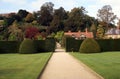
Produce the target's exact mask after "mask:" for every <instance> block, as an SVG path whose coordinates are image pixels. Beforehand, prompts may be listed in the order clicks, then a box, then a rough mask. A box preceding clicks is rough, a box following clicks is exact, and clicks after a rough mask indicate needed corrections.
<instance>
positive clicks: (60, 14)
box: [50, 7, 68, 32]
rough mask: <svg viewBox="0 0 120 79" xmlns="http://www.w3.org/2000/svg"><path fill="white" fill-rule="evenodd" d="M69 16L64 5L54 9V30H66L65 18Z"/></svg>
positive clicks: (52, 24) (52, 25)
mask: <svg viewBox="0 0 120 79" xmlns="http://www.w3.org/2000/svg"><path fill="white" fill-rule="evenodd" d="M67 17H68V15H67V12H66V11H65V10H64V8H62V7H60V8H59V9H56V10H55V11H54V15H53V20H52V22H51V24H50V26H51V27H52V29H54V32H56V31H60V30H64V20H66V19H67Z"/></svg>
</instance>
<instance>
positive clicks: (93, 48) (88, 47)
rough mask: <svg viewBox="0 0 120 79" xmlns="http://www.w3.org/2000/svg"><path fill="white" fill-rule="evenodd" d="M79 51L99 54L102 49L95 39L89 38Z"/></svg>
mask: <svg viewBox="0 0 120 79" xmlns="http://www.w3.org/2000/svg"><path fill="white" fill-rule="evenodd" d="M79 51H80V52H81V53H98V52H100V51H101V49H100V46H99V44H98V43H97V42H96V41H95V40H94V39H92V38H87V39H85V40H84V41H83V42H82V44H81V46H80V49H79Z"/></svg>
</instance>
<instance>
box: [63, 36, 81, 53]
mask: <svg viewBox="0 0 120 79" xmlns="http://www.w3.org/2000/svg"><path fill="white" fill-rule="evenodd" d="M65 40H66V41H65V48H66V52H72V51H73V52H78V51H79V49H80V45H81V43H82V41H83V40H76V39H74V38H72V37H66V39H65Z"/></svg>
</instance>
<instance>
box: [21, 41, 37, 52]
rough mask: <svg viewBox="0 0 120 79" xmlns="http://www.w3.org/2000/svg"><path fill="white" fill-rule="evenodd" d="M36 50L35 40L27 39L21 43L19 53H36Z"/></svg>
mask: <svg viewBox="0 0 120 79" xmlns="http://www.w3.org/2000/svg"><path fill="white" fill-rule="evenodd" d="M36 52H37V50H36V48H35V44H34V41H33V40H31V39H25V40H23V42H22V43H21V44H20V48H19V53H21V54H31V53H36Z"/></svg>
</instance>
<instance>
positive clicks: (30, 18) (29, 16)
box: [25, 13, 34, 23]
mask: <svg viewBox="0 0 120 79" xmlns="http://www.w3.org/2000/svg"><path fill="white" fill-rule="evenodd" d="M33 20H34V16H33V14H32V13H28V14H27V16H26V17H25V21H26V22H28V23H30V22H32V21H33Z"/></svg>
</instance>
